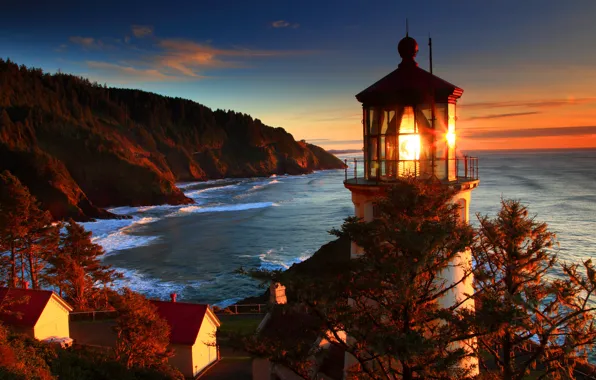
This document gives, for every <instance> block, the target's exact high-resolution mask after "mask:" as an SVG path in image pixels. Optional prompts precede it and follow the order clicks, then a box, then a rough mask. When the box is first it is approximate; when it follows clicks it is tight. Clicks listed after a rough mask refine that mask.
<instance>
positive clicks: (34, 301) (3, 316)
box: [0, 288, 72, 340]
mask: <svg viewBox="0 0 596 380" xmlns="http://www.w3.org/2000/svg"><path fill="white" fill-rule="evenodd" d="M71 311H72V307H71V306H70V305H69V304H68V303H66V301H64V300H63V299H62V298H60V297H59V296H58V295H57V294H56V293H54V292H52V291H50V290H36V289H19V288H0V321H1V322H2V323H3V324H5V325H7V326H9V327H10V328H12V329H13V330H14V331H17V332H20V333H23V334H26V335H28V336H30V337H32V338H35V339H38V340H44V339H48V338H69V337H70V333H69V326H68V314H69V313H70V312H71Z"/></svg>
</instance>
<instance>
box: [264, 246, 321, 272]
mask: <svg viewBox="0 0 596 380" xmlns="http://www.w3.org/2000/svg"><path fill="white" fill-rule="evenodd" d="M312 254H313V252H312V251H311V250H307V251H306V252H303V253H302V254H301V255H300V256H298V257H288V255H287V254H285V253H284V248H283V247H281V248H279V249H275V248H272V249H270V250H268V251H267V252H265V253H262V254H260V255H259V259H260V260H261V266H260V267H259V269H265V270H286V269H288V268H289V267H291V266H292V265H293V264H298V263H301V262H303V261H304V260H306V259H308V258H309V257H311V256H312Z"/></svg>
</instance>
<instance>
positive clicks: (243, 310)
mask: <svg viewBox="0 0 596 380" xmlns="http://www.w3.org/2000/svg"><path fill="white" fill-rule="evenodd" d="M267 307H268V305H267V304H266V303H248V304H240V305H230V306H228V307H225V308H223V309H219V308H214V311H215V313H216V314H263V313H265V312H266V311H267Z"/></svg>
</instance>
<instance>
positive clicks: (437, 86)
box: [356, 37, 464, 106]
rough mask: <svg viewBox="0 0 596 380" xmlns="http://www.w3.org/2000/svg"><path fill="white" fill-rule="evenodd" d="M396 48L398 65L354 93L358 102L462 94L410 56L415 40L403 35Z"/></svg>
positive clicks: (445, 98) (415, 49)
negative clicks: (419, 65) (382, 76)
mask: <svg viewBox="0 0 596 380" xmlns="http://www.w3.org/2000/svg"><path fill="white" fill-rule="evenodd" d="M398 49H399V53H400V55H401V56H402V62H401V63H400V64H399V66H398V68H397V69H395V70H393V71H392V72H391V73H389V74H388V75H386V76H385V77H384V78H382V79H380V80H379V81H377V82H375V83H374V84H373V85H371V86H369V87H368V88H366V89H365V90H363V91H362V92H360V93H359V94H358V95H356V99H358V101H359V102H361V103H363V104H364V105H365V106H377V105H379V106H380V105H389V104H394V103H400V104H421V103H428V104H430V102H431V100H432V97H433V96H434V100H435V101H437V102H449V101H455V100H456V99H458V98H459V97H460V96H461V95H462V94H463V92H464V90H462V89H461V88H459V87H457V86H455V85H453V84H451V83H449V82H447V81H445V80H443V79H441V78H439V77H437V76H435V75H433V74H431V73H429V72H428V71H426V70H423V69H421V68H420V67H418V63H416V61H415V60H414V58H415V56H416V53H417V52H418V44H417V43H416V41H415V40H414V39H413V38H411V37H406V38H404V39H403V40H402V41H400V43H399V47H398Z"/></svg>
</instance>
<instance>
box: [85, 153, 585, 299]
mask: <svg viewBox="0 0 596 380" xmlns="http://www.w3.org/2000/svg"><path fill="white" fill-rule="evenodd" d="M466 153H468V154H470V155H474V156H478V157H479V173H480V186H479V187H478V188H477V189H476V190H474V192H473V193H472V202H471V204H470V220H471V223H472V224H473V225H476V224H477V222H476V221H477V219H476V217H475V215H476V214H482V215H489V216H494V215H495V213H496V212H497V211H498V209H499V207H500V201H501V199H508V198H512V199H518V200H520V201H521V202H522V203H524V204H526V205H528V207H529V211H530V213H531V214H532V215H536V219H537V220H539V221H544V222H547V223H548V225H549V226H550V229H551V231H553V232H555V233H556V234H557V236H558V240H559V243H560V248H558V249H559V258H560V259H561V260H562V261H566V262H582V261H583V260H586V259H588V258H591V257H592V255H593V254H594V253H596V249H595V246H596V237H595V235H594V231H596V165H595V163H596V150H550V151H546V150H545V151H493V152H490V151H479V152H466ZM340 157H341V158H342V159H343V158H347V159H348V162H349V159H350V158H353V157H354V156H353V155H342V156H340ZM350 170H351V169H350ZM350 173H352V170H351V171H350ZM343 179H344V171H343V170H326V171H317V172H314V173H311V174H307V175H301V176H272V177H269V178H243V179H225V180H216V181H207V182H196V183H182V184H179V186H180V187H181V188H182V189H183V191H184V192H185V194H186V195H187V196H189V197H191V198H193V199H194V200H195V202H196V204H194V205H183V206H171V205H162V206H147V207H118V208H114V209H111V211H112V212H115V213H117V214H122V215H129V216H131V217H132V219H123V220H101V221H98V222H91V223H84V226H85V228H87V229H88V230H91V231H92V232H93V240H94V242H95V243H98V244H100V245H102V246H103V247H104V249H105V251H106V254H105V256H104V258H103V260H104V262H105V263H106V264H110V265H112V266H114V267H115V268H117V269H118V270H119V271H120V272H121V273H122V274H123V275H124V279H123V280H121V281H119V282H118V283H117V286H128V287H130V288H132V289H134V290H137V291H139V292H141V293H143V294H145V295H146V296H148V297H151V298H159V299H169V294H170V293H174V292H175V293H177V294H178V299H179V300H181V301H193V302H204V303H209V304H214V305H219V306H226V305H229V304H232V303H234V302H236V301H238V300H240V299H243V298H245V297H248V296H253V295H257V294H259V293H260V292H262V291H263V290H262V289H260V288H259V283H258V282H256V281H254V280H252V279H250V278H247V277H246V276H243V275H240V274H237V273H236V270H237V269H239V268H241V267H243V268H247V269H250V268H264V269H286V268H288V267H290V266H291V265H292V264H294V263H298V262H301V261H303V260H305V259H307V258H308V257H310V256H311V255H312V254H313V253H314V252H315V251H316V250H317V249H318V248H319V247H320V246H321V245H323V244H325V243H327V242H329V241H331V240H333V239H334V237H333V236H331V235H329V234H328V232H327V231H329V230H330V229H331V228H333V227H339V226H340V225H341V223H342V221H343V220H344V219H345V218H346V217H348V216H350V215H352V214H353V205H352V202H351V198H350V192H349V191H348V190H347V189H345V188H344V186H343ZM554 275H557V273H554Z"/></svg>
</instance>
